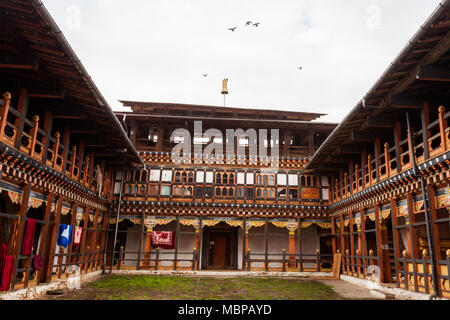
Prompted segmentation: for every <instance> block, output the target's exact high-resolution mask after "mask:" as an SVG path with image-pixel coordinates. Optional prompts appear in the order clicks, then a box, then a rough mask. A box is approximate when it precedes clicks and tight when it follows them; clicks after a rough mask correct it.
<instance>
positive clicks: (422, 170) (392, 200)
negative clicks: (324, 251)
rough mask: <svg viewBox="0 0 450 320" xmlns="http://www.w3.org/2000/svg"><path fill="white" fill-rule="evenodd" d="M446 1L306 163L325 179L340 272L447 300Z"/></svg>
mask: <svg viewBox="0 0 450 320" xmlns="http://www.w3.org/2000/svg"><path fill="white" fill-rule="evenodd" d="M449 6H450V1H442V3H441V4H440V5H439V7H438V8H437V9H436V11H435V12H434V13H433V14H432V16H431V17H430V18H429V19H428V20H427V21H426V22H425V24H423V25H422V27H421V28H420V30H419V31H418V32H417V33H416V34H415V35H414V37H413V38H412V39H411V40H410V41H409V43H408V45H407V46H406V47H405V48H404V49H403V50H402V52H401V53H400V54H399V55H398V57H397V58H396V59H395V61H393V62H392V63H391V65H390V67H389V68H388V69H387V70H386V72H385V73H384V74H383V75H382V76H381V78H380V79H379V80H378V81H377V83H376V84H375V85H374V86H373V87H372V88H371V89H370V91H369V92H368V93H367V94H366V95H365V96H364V98H363V99H362V100H361V101H360V102H359V103H358V104H357V105H356V106H355V107H354V109H353V110H352V111H351V112H350V113H349V114H348V115H347V116H346V117H345V119H344V120H343V121H342V122H341V123H340V124H339V126H338V127H337V128H336V129H335V130H334V131H333V133H332V134H331V135H330V136H329V137H328V138H327V140H326V141H325V142H324V143H323V144H322V145H321V147H320V148H319V149H318V150H317V152H316V153H315V154H314V156H313V157H312V159H311V160H310V161H309V163H308V164H307V166H306V168H305V170H306V172H314V173H315V174H321V175H322V174H323V175H325V174H326V175H328V176H329V177H330V178H331V180H332V185H331V192H330V197H331V204H330V207H329V209H330V212H331V215H332V218H331V222H332V231H333V235H334V237H333V252H334V253H337V252H338V251H339V252H340V253H342V254H343V257H342V259H343V264H342V268H343V269H342V271H343V273H344V274H347V275H350V276H354V277H359V278H369V276H370V274H369V273H368V272H367V267H368V266H369V265H373V264H375V265H378V266H379V267H380V269H381V270H380V271H381V281H382V282H383V283H394V284H395V285H396V286H397V287H401V288H405V289H408V290H411V291H415V292H424V293H430V294H435V295H443V296H445V297H450V287H449V270H450V263H449V262H450V260H449V259H450V230H449V225H450V219H449V207H450V188H449V184H448V183H449V170H448V169H449V159H450V158H449V157H450V152H449V150H450V149H449V147H450V141H449V138H450V137H449V130H450V129H449V127H448V118H449V115H450V112H449V111H448V103H449V101H450V85H449V81H450V51H449V48H450V7H449Z"/></svg>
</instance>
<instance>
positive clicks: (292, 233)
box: [289, 230, 295, 268]
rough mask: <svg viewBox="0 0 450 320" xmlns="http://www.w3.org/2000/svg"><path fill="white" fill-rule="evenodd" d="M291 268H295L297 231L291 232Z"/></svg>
mask: <svg viewBox="0 0 450 320" xmlns="http://www.w3.org/2000/svg"><path fill="white" fill-rule="evenodd" d="M289 254H290V255H291V254H292V256H289V267H291V268H295V256H294V255H295V230H289Z"/></svg>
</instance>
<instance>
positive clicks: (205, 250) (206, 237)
mask: <svg viewBox="0 0 450 320" xmlns="http://www.w3.org/2000/svg"><path fill="white" fill-rule="evenodd" d="M221 234H223V235H225V236H227V237H229V246H228V248H227V249H226V250H227V253H228V255H229V263H228V264H227V266H225V267H219V268H214V266H212V265H211V263H210V252H209V251H210V241H211V236H214V235H221ZM202 240H203V246H202V263H201V264H202V269H203V270H207V269H209V270H237V267H238V262H237V260H238V256H237V254H238V227H230V226H229V225H227V224H225V223H224V222H221V223H219V224H218V225H216V226H214V227H204V230H203V239H202Z"/></svg>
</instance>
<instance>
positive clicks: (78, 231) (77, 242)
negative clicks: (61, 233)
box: [72, 226, 83, 248]
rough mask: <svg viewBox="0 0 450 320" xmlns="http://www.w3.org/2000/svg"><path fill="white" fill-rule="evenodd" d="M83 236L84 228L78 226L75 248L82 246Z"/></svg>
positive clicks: (74, 238) (74, 239)
mask: <svg viewBox="0 0 450 320" xmlns="http://www.w3.org/2000/svg"><path fill="white" fill-rule="evenodd" d="M82 235H83V228H82V227H79V226H76V227H75V233H74V235H73V245H72V247H73V248H79V247H80V244H81V236H82Z"/></svg>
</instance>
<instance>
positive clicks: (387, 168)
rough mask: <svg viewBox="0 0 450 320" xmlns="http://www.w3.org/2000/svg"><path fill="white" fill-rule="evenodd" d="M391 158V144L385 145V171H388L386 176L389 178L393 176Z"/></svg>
mask: <svg viewBox="0 0 450 320" xmlns="http://www.w3.org/2000/svg"><path fill="white" fill-rule="evenodd" d="M390 160H391V159H390V156H389V143H387V142H386V143H385V144H384V164H385V169H386V175H387V177H388V178H389V177H390V176H391V166H390V165H389V161H390Z"/></svg>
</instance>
